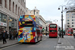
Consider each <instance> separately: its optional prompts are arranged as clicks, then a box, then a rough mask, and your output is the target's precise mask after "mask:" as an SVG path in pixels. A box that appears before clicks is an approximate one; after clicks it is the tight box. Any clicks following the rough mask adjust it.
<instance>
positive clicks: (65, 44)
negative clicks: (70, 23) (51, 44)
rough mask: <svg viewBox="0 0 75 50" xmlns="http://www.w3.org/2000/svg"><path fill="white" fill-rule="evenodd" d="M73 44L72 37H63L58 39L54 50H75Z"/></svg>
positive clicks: (74, 40) (74, 41)
mask: <svg viewBox="0 0 75 50" xmlns="http://www.w3.org/2000/svg"><path fill="white" fill-rule="evenodd" d="M70 41H71V42H70ZM74 43H75V39H74V38H73V36H64V38H59V40H58V44H57V46H56V50H75V44H74Z"/></svg>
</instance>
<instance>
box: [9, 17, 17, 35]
mask: <svg viewBox="0 0 75 50" xmlns="http://www.w3.org/2000/svg"><path fill="white" fill-rule="evenodd" d="M9 19H11V20H12V21H11V22H9V34H16V31H17V20H16V19H14V18H12V17H9Z"/></svg>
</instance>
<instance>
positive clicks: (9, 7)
mask: <svg viewBox="0 0 75 50" xmlns="http://www.w3.org/2000/svg"><path fill="white" fill-rule="evenodd" d="M9 10H11V0H9Z"/></svg>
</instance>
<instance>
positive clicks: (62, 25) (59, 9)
mask: <svg viewBox="0 0 75 50" xmlns="http://www.w3.org/2000/svg"><path fill="white" fill-rule="evenodd" d="M64 6H65V5H61V8H62V11H61V26H62V38H64V37H63V7H64ZM65 9H67V8H65ZM58 10H60V8H58Z"/></svg>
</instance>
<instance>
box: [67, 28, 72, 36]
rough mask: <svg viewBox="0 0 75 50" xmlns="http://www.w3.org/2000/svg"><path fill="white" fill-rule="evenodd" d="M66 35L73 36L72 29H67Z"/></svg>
mask: <svg viewBox="0 0 75 50" xmlns="http://www.w3.org/2000/svg"><path fill="white" fill-rule="evenodd" d="M66 35H68V36H72V35H73V29H72V28H68V29H67V32H66Z"/></svg>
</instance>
